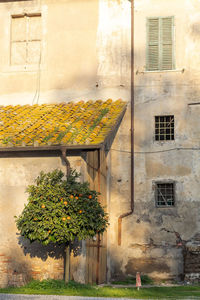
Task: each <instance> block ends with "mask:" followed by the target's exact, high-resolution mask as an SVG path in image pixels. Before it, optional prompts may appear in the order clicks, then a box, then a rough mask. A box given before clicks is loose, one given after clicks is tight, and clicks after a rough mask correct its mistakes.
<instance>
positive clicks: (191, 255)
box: [185, 243, 200, 283]
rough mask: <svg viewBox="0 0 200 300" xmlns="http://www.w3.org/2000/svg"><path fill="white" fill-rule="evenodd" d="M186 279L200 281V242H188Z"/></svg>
mask: <svg viewBox="0 0 200 300" xmlns="http://www.w3.org/2000/svg"><path fill="white" fill-rule="evenodd" d="M185 280H186V281H190V282H194V283H199V282H200V244H195V243H194V244H192V243H188V244H187V246H186V256H185Z"/></svg>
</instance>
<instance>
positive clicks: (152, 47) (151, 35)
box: [147, 18, 159, 71]
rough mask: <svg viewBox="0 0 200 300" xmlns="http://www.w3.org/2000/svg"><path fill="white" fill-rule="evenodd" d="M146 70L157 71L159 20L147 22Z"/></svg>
mask: <svg viewBox="0 0 200 300" xmlns="http://www.w3.org/2000/svg"><path fill="white" fill-rule="evenodd" d="M147 34H148V36H147V39H148V41H147V43H148V49H147V70H148V71H155V70H159V18H151V19H148V20H147Z"/></svg>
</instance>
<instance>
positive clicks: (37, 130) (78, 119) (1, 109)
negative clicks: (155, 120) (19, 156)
mask: <svg viewBox="0 0 200 300" xmlns="http://www.w3.org/2000/svg"><path fill="white" fill-rule="evenodd" d="M125 107H126V103H125V102H123V101H122V100H120V99H119V100H117V101H112V100H111V99H108V100H107V101H105V102H104V101H101V100H97V101H87V102H84V101H79V102H76V103H73V102H70V103H60V104H42V105H32V106H30V105H23V106H21V105H16V106H12V105H8V106H0V147H1V148H2V147H3V148H6V147H25V146H37V147H38V146H45V145H52V146H55V145H88V144H91V145H94V144H101V143H103V142H104V140H105V138H106V137H107V136H108V134H109V133H110V131H111V130H112V128H113V127H114V126H115V124H116V122H117V120H118V119H119V117H120V116H121V115H122V113H123V112H124V110H125Z"/></svg>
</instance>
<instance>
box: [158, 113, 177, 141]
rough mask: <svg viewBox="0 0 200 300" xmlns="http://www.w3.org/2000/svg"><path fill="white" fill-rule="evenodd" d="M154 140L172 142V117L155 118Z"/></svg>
mask: <svg viewBox="0 0 200 300" xmlns="http://www.w3.org/2000/svg"><path fill="white" fill-rule="evenodd" d="M155 140H156V141H170V140H174V116H155Z"/></svg>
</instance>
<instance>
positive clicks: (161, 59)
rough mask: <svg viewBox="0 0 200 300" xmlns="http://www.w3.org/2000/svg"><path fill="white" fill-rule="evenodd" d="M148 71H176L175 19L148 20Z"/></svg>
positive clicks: (159, 18)
mask: <svg viewBox="0 0 200 300" xmlns="http://www.w3.org/2000/svg"><path fill="white" fill-rule="evenodd" d="M146 69H147V71H157V70H172V69H174V17H164V18H163V17H162V18H161V17H158V18H148V19H147V66H146Z"/></svg>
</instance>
